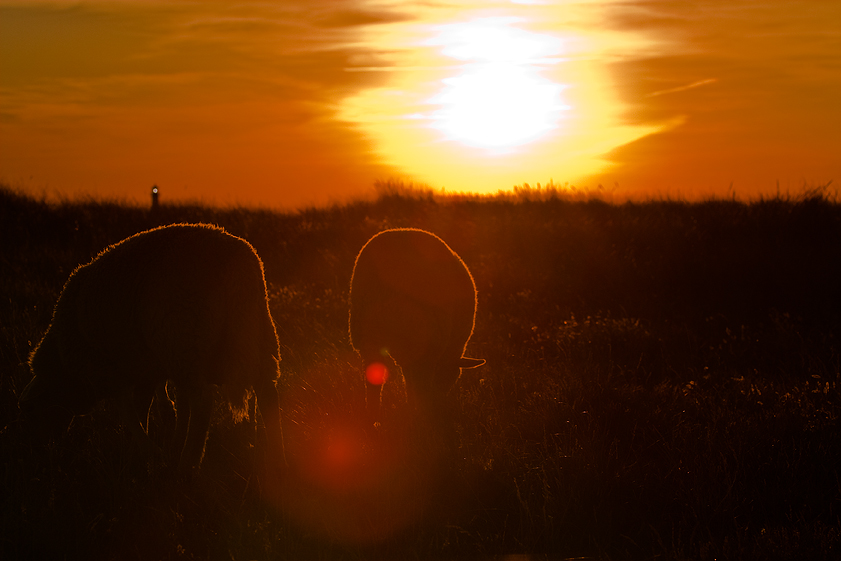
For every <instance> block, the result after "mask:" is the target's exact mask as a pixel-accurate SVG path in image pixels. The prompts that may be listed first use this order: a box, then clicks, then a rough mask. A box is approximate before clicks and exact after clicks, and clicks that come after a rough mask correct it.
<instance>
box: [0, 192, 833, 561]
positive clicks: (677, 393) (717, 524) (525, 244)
mask: <svg viewBox="0 0 841 561" xmlns="http://www.w3.org/2000/svg"><path fill="white" fill-rule="evenodd" d="M172 222H210V223H214V224H218V225H220V226H223V227H225V228H226V229H227V230H228V231H230V232H231V233H233V234H235V235H238V236H242V237H244V238H246V239H247V240H249V241H250V242H251V243H252V244H253V245H254V247H255V248H256V250H257V252H258V253H259V254H260V256H261V258H262V259H263V262H264V265H265V270H266V279H267V282H268V286H269V294H270V306H271V310H272V314H273V317H274V319H275V322H276V324H277V327H278V335H279V337H280V340H281V352H282V355H283V361H282V372H283V381H282V384H283V386H284V388H285V394H284V411H283V413H284V420H285V423H286V425H285V430H287V437H288V440H289V441H290V442H289V446H290V449H291V451H292V452H291V453H292V455H293V458H292V461H293V467H294V466H298V467H299V468H300V466H304V465H306V464H304V463H301V464H296V463H295V462H296V461H297V459H296V458H295V457H294V456H295V454H296V453H299V454H300V455H301V456H302V457H303V456H305V455H306V453H308V452H307V451H308V450H311V449H313V448H312V447H313V444H312V443H313V442H315V441H316V440H317V439H319V438H322V437H323V435H328V436H329V437H331V438H332V437H333V436H334V435H335V434H339V433H341V431H342V430H344V427H345V425H344V424H343V423H344V422H345V421H347V424H349V426H352V425H353V420H352V419H353V416H354V414H355V412H356V411H358V409H359V406H360V405H362V404H361V403H360V400H362V399H364V397H363V396H364V392H363V390H364V388H363V383H362V377H361V374H360V373H359V371H358V369H359V366H360V363H359V359H358V358H357V357H356V356H355V354H353V352H352V349H350V345H349V342H348V336H347V292H348V285H349V281H350V274H351V271H352V268H353V262H354V258H355V256H356V253H357V251H358V250H359V248H360V247H362V245H363V244H364V243H365V241H366V240H367V239H368V238H369V237H370V236H372V235H373V234H375V233H376V232H378V231H380V230H383V229H386V228H391V227H409V226H411V227H418V228H424V229H427V230H430V231H432V232H435V233H436V234H438V235H439V236H441V237H442V238H443V239H444V240H446V241H447V242H448V244H449V245H450V246H451V247H452V248H453V249H454V250H455V251H456V252H458V253H459V255H461V257H462V258H463V259H464V261H465V262H466V263H467V265H468V266H469V267H470V269H471V272H472V273H473V276H474V278H475V280H476V284H477V288H478V291H479V309H478V314H477V321H476V331H475V333H474V336H473V339H472V340H471V342H470V345H469V348H468V355H469V356H475V357H481V358H485V359H487V364H486V365H485V366H484V367H482V368H480V369H476V370H472V371H465V373H464V374H463V375H462V378H461V380H460V381H459V383H458V385H457V386H456V388H455V389H454V391H455V392H456V397H457V401H456V406H455V407H456V412H455V417H456V428H457V431H458V443H459V451H458V454H456V457H452V458H450V457H447V458H446V459H445V460H440V461H439V463H438V464H436V466H437V467H435V469H432V468H429V469H427V467H428V466H427V464H426V463H425V461H426V459H428V458H430V457H434V454H433V453H432V452H430V451H434V450H435V448H434V443H430V442H428V441H427V440H425V439H424V438H423V436H422V434H421V433H420V432H418V433H412V432H408V433H406V432H393V433H392V432H389V431H390V430H392V429H390V428H389V426H388V421H389V418H386V420H385V421H384V427H383V433H384V436H383V438H384V439H386V440H388V439H389V438H394V439H395V441H397V440H401V439H402V440H403V441H405V442H404V444H405V446H403V448H400V447H399V446H398V447H397V448H395V449H397V450H403V452H401V453H402V455H399V459H398V460H397V465H399V466H400V467H401V469H402V470H403V472H405V474H406V475H403V474H402V473H401V474H394V473H387V474H386V475H387V476H388V477H390V478H391V479H388V481H389V485H391V486H389V487H384V488H385V489H387V490H385V491H382V490H376V491H371V490H370V489H369V490H368V491H365V492H363V491H358V490H357V489H356V488H353V487H351V488H345V487H342V485H345V483H344V482H343V481H341V480H337V481H336V482H334V483H335V484H336V485H339V486H340V488H341V490H340V491H336V490H335V489H333V491H330V490H329V489H328V490H325V489H324V488H321V487H319V486H318V485H316V484H315V483H313V482H312V481H313V480H311V479H308V474H307V473H305V470H303V469H301V470H300V471H301V474H300V477H301V479H300V481H296V482H295V484H294V487H295V488H296V489H297V490H298V491H299V492H300V491H301V490H303V492H301V495H307V496H308V497H310V498H311V502H307V501H303V500H301V501H299V503H296V504H295V505H294V506H293V507H291V509H290V508H286V507H281V506H279V505H278V504H271V503H270V502H269V503H267V502H264V501H262V500H261V499H260V495H259V493H258V490H259V483H258V482H257V481H256V480H255V478H254V476H253V474H252V473H253V470H252V469H251V464H252V463H254V461H255V460H256V459H258V458H259V457H260V452H261V448H260V436H259V433H258V432H256V431H255V430H254V425H253V424H252V423H239V424H234V423H233V422H232V421H231V420H230V419H229V418H228V417H225V416H222V415H220V416H219V417H218V421H217V422H215V424H214V426H213V428H212V430H211V435H210V440H209V442H208V449H207V456H206V458H205V463H204V465H203V469H202V471H201V472H200V473H199V474H197V475H196V476H195V477H194V478H193V480H191V481H189V482H186V483H185V482H181V481H178V480H177V479H175V478H173V477H171V473H170V472H169V471H168V467H167V466H166V465H164V462H163V461H160V460H159V459H155V458H153V459H151V460H150V459H148V458H147V457H142V456H139V455H138V452H137V449H136V447H134V446H132V442H131V438H130V436H129V435H128V434H127V433H126V431H124V430H123V429H122V428H121V427H120V426H119V423H118V422H117V420H116V419H117V418H118V415H117V413H118V412H117V411H115V407H114V405H113V404H110V403H107V402H106V403H103V404H101V405H100V406H99V407H98V408H97V409H96V410H95V411H94V412H92V414H90V415H87V416H84V417H78V418H77V419H76V420H74V423H73V425H72V426H71V428H70V430H69V431H68V434H67V435H66V437H65V438H64V439H62V440H61V441H60V442H57V443H55V444H53V445H51V446H50V447H49V448H48V449H47V450H43V449H39V448H35V447H31V446H29V445H28V443H27V442H26V439H25V438H24V436H23V435H22V433H21V431H20V427H19V426H18V425H17V423H16V419H17V416H18V407H17V398H18V396H19V394H20V392H21V391H22V389H23V387H24V386H25V385H26V383H27V382H28V381H29V378H30V374H29V373H28V372H27V371H26V369H25V368H24V367H22V366H21V364H22V363H23V362H25V360H26V357H27V355H28V353H29V352H30V350H31V349H32V347H33V345H35V344H36V343H37V341H38V340H39V339H40V337H41V336H42V334H43V333H44V331H45V330H46V328H47V326H48V325H49V321H50V316H51V312H52V306H53V305H54V303H55V300H56V298H57V297H58V295H59V293H60V291H61V287H62V285H63V283H64V282H65V280H66V279H67V277H68V275H69V274H70V273H71V272H72V270H73V269H74V268H75V267H76V266H77V265H79V264H80V263H85V262H87V261H89V260H90V259H91V258H92V257H93V256H95V255H96V254H97V253H98V252H99V251H100V250H101V249H102V248H104V247H105V246H107V245H108V244H111V243H114V242H117V241H119V240H121V239H123V238H125V237H127V236H129V235H131V234H134V233H136V232H138V231H141V230H144V229H147V228H150V227H153V226H156V225H160V224H166V223H172ZM0 240H2V241H0V243H2V253H0V295H2V298H0V426H2V427H6V428H5V430H4V431H3V432H2V434H0V445H2V448H3V451H4V454H3V455H2V456H3V457H4V458H5V459H4V460H3V461H2V464H0V466H2V467H1V468H0V474H2V478H3V485H2V489H3V492H2V511H0V516H2V518H0V557H3V558H9V559H13V558H29V557H32V558H36V557H42V556H48V557H52V558H77V557H86V558H103V559H104V558H118V559H125V558H141V559H150V558H184V559H191V558H213V559H216V558H219V559H229V558H230V559H277V558H281V559H282V558H294V559H365V558H378V559H379V558H381V559H406V558H417V559H425V558H430V557H453V558H464V557H474V556H480V557H493V556H498V555H502V554H513V553H527V554H531V555H533V556H534V558H535V559H547V558H548V559H562V558H568V557H582V556H584V557H591V558H605V559H646V558H658V559H670V558H674V559H689V558H692V559H713V558H717V559H744V558H767V559H771V558H774V559H787V558H788V559H798V558H812V559H832V558H834V557H835V556H836V555H837V552H838V549H839V547H841V522H839V516H841V485H839V481H841V425H840V424H839V423H841V420H839V415H841V399H839V397H841V396H839V392H841V340H839V337H841V291H840V290H839V288H841V282H840V281H841V206H840V205H839V204H838V203H837V202H835V201H832V200H827V198H826V197H823V196H821V195H820V194H819V193H812V194H809V195H804V196H802V197H799V198H776V199H770V200H764V201H758V202H754V203H750V204H746V203H741V202H736V201H724V200H711V201H707V202H702V203H692V204H690V203H685V202H678V201H670V200H665V201H650V202H645V203H624V204H609V203H606V202H603V201H600V200H573V198H565V197H563V196H549V197H538V198H534V197H530V196H528V193H525V194H522V193H521V196H519V197H517V198H504V197H497V198H487V199H478V198H465V197H461V198H458V197H451V198H441V197H432V196H428V195H424V194H419V195H416V196H412V195H407V194H400V193H397V192H393V193H385V194H383V195H382V196H381V197H380V198H379V199H377V200H376V201H368V202H355V203H351V204H347V205H343V206H335V207H331V208H324V209H309V210H305V211H301V212H296V213H287V214H281V213H274V212H270V211H263V210H255V209H237V208H233V209H216V208H210V207H201V206H189V205H183V206H168V205H164V206H162V207H161V208H160V209H159V212H158V213H156V214H154V215H153V214H152V213H151V212H150V211H148V210H147V209H140V208H135V207H129V206H122V205H119V204H113V203H101V202H80V203H64V204H61V205H48V204H45V203H42V202H39V201H35V200H32V199H28V198H26V197H23V196H20V195H18V194H16V193H14V192H12V191H9V190H5V189H4V190H0ZM401 398H402V396H401V392H400V385H399V383H398V384H393V385H391V387H390V388H389V391H388V392H387V395H386V400H387V403H388V404H389V411H390V415H391V417H390V420H391V422H392V423H393V426H401V422H402V421H401V419H402V418H403V417H402V416H401V415H403V413H402V411H403V408H402V407H401ZM343 420H344V421H343ZM150 432H154V433H156V434H157V433H159V434H166V426H165V423H164V421H163V420H161V421H160V423H159V424H156V425H155V426H153V427H150ZM406 435H409V436H408V437H407V436H406ZM153 436H154V435H153ZM415 437H417V438H416V439H415ZM427 447H429V448H427ZM406 449H408V451H407V450H406ZM430 465H432V460H430ZM360 466H361V467H360ZM375 468H376V466H375V465H373V463H366V462H365V461H361V463H358V464H355V465H351V466H350V467H349V468H348V471H347V472H344V473H343V475H344V478H345V479H354V478H356V479H359V480H365V481H367V480H369V479H371V478H372V477H373V476H372V473H373V472H371V471H366V470H373V469H375ZM377 473H378V472H377ZM430 474H432V475H430ZM340 475H341V474H340ZM433 480H434V481H435V483H434V484H433V483H431V481H433ZM427 484H428V486H427ZM366 493H367V494H366ZM377 493H379V494H377ZM291 494H294V493H291V492H290V495H291ZM290 500H292V499H290ZM401 501H403V503H404V504H401ZM293 502H294V501H293ZM410 502H411V504H409V503H410ZM360 505H361V506H360ZM401 513H402V514H401ZM402 515H405V516H406V517H407V521H406V522H405V523H404V522H402V521H401V520H399V518H400V516H402ZM367 518H370V520H369V521H366V520H360V519H367ZM386 521H392V522H393V524H392V526H388V524H386ZM366 524H368V526H366ZM363 527H365V528H368V527H373V528H374V529H375V530H376V531H373V533H372V534H370V535H367V534H366V536H367V537H363V536H362V533H359V532H362V530H360V528H363ZM378 532H379V533H378Z"/></svg>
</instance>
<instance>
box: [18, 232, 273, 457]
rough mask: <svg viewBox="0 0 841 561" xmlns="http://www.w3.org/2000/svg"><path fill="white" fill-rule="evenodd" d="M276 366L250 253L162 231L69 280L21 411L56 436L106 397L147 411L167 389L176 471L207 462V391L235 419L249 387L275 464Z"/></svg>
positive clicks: (231, 239)
mask: <svg viewBox="0 0 841 561" xmlns="http://www.w3.org/2000/svg"><path fill="white" fill-rule="evenodd" d="M279 360H280V354H279V350H278V340H277V334H276V332H275V326H274V322H273V321H272V317H271V314H270V312H269V308H268V301H267V297H266V283H265V279H264V276H263V264H262V262H261V261H260V258H259V257H258V256H257V253H256V252H255V251H254V248H253V247H252V246H251V244H249V243H248V242H247V241H245V240H243V239H241V238H237V237H235V236H232V235H230V234H228V233H227V232H226V231H225V230H223V229H221V228H218V227H215V226H209V225H205V224H178V225H172V226H164V227H161V228H155V229H152V230H148V231H146V232H141V233H139V234H136V235H134V236H131V237H130V238H128V239H125V240H123V241H121V242H119V243H117V244H115V245H112V246H110V247H108V248H107V249H105V250H104V251H103V252H102V253H100V254H99V255H98V256H97V257H96V258H94V259H93V261H91V262H90V263H88V264H87V265H83V266H80V267H78V268H77V269H76V270H75V271H74V272H73V274H72V275H70V278H69V279H68V280H67V283H66V284H65V285H64V289H63V290H62V293H61V296H60V297H59V299H58V302H57V303H56V306H55V309H54V311H53V320H52V323H51V325H50V327H49V329H48V330H47V333H46V334H45V335H44V338H43V339H42V340H41V342H40V343H39V344H38V346H37V347H36V348H35V350H34V351H33V352H32V354H31V355H30V360H29V365H30V368H31V370H32V373H33V374H34V378H33V379H32V381H31V382H30V383H29V385H28V386H26V388H25V389H24V391H23V393H22V395H21V397H20V407H21V411H22V414H23V416H24V418H26V419H29V420H30V422H32V423H33V424H34V425H35V426H36V427H40V428H41V429H42V430H45V431H47V430H48V431H51V432H52V433H53V434H55V433H56V432H57V431H63V430H66V428H67V426H68V424H69V422H70V420H71V418H72V417H73V415H76V414H82V413H85V412H87V411H89V410H90V409H91V408H92V407H93V406H94V405H95V404H96V403H98V402H99V401H100V400H102V399H105V398H109V397H121V398H124V399H126V400H127V401H133V402H134V404H135V406H136V405H140V406H145V408H146V410H147V411H148V409H149V404H150V402H151V400H152V396H153V395H154V393H155V391H156V389H157V390H160V388H161V387H162V386H163V385H164V384H166V383H167V381H169V386H170V387H172V386H174V387H175V391H176V418H177V420H176V430H175V435H176V436H175V438H176V441H175V445H176V446H177V448H176V450H177V455H178V457H179V458H178V461H179V465H180V467H181V468H182V469H183V468H188V467H197V466H198V465H199V464H200V463H201V460H202V457H203V455H204V448H205V442H206V440H207V434H208V429H209V426H210V420H211V414H212V411H213V391H212V387H211V386H212V385H218V386H220V388H222V389H223V390H224V392H225V395H226V397H227V400H228V402H229V404H230V406H231V410H232V412H234V413H235V414H239V415H241V416H244V415H245V413H246V411H247V400H248V396H249V390H252V389H253V392H254V394H255V395H256V397H257V402H258V405H259V409H260V413H261V414H262V416H263V420H264V423H265V426H266V436H267V440H268V443H269V457H270V458H271V457H274V458H278V457H281V456H278V455H275V456H272V453H273V452H272V450H273V449H274V450H282V448H281V447H282V431H281V426H280V410H279V404H278V394H277V388H276V380H277V378H278V361H279ZM129 409H131V407H123V411H128V410H129ZM129 418H130V416H129ZM139 423H140V422H139V419H138V417H137V416H136V415H135V416H134V419H133V424H130V425H129V427H130V428H133V430H134V431H135V432H138V430H142V429H140V426H139Z"/></svg>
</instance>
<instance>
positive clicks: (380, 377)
mask: <svg viewBox="0 0 841 561" xmlns="http://www.w3.org/2000/svg"><path fill="white" fill-rule="evenodd" d="M365 378H366V379H367V380H368V383H369V384H374V385H377V386H380V385H382V384H385V381H386V380H388V368H386V367H385V364H383V363H381V362H374V363H371V364H369V365H368V368H366V369H365Z"/></svg>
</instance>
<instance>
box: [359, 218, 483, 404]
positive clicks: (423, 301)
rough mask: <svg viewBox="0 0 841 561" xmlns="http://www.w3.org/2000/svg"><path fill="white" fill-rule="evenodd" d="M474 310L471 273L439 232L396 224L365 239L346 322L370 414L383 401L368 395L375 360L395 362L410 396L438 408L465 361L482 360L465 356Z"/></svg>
mask: <svg viewBox="0 0 841 561" xmlns="http://www.w3.org/2000/svg"><path fill="white" fill-rule="evenodd" d="M475 315H476V286H475V284H474V283H473V277H472V276H471V275H470V271H468V269H467V267H466V266H465V264H464V262H463V261H462V260H461V258H460V257H459V256H458V255H457V254H456V253H455V252H454V251H453V250H452V249H450V247H449V246H448V245H447V244H446V243H444V241H443V240H441V238H439V237H438V236H436V235H434V234H431V233H429V232H426V231H423V230H416V229H397V230H386V231H383V232H380V233H379V234H376V235H375V236H374V237H372V238H371V239H370V240H368V242H367V243H366V244H365V245H364V246H363V247H362V249H361V250H360V252H359V255H358V256H357V257H356V263H355V265H354V268H353V276H352V278H351V286H350V321H349V323H350V338H351V344H352V345H353V347H354V349H356V351H357V352H358V353H359V354H360V355H361V356H362V359H363V361H364V362H365V367H366V373H367V375H368V376H367V377H368V381H369V383H368V384H367V388H368V392H367V394H368V395H367V396H366V397H367V403H368V408H369V413H371V414H372V415H373V416H374V417H375V420H376V416H377V415H378V413H377V410H378V409H379V401H380V400H379V399H377V400H376V404H374V403H373V402H374V400H373V399H371V397H372V396H371V394H372V392H373V391H374V390H381V388H378V387H376V386H377V385H378V384H380V383H381V382H382V381H383V380H376V379H372V377H373V378H376V377H377V376H376V374H373V375H372V373H376V370H377V368H379V369H380V370H382V366H378V365H385V366H386V369H388V368H390V367H392V366H393V365H394V363H397V364H398V365H399V366H400V368H401V370H402V371H403V377H404V380H405V383H406V393H407V397H408V399H409V400H410V403H412V404H413V405H414V406H416V407H420V408H422V409H424V410H426V411H427V412H428V411H430V410H440V409H441V407H442V405H443V400H444V396H445V395H446V394H447V392H448V391H449V390H450V388H451V387H452V386H453V385H454V384H455V382H456V380H458V377H459V376H460V375H461V369H462V368H475V367H477V366H481V365H482V364H484V362H485V361H484V360H481V359H474V358H466V357H464V356H462V355H463V354H464V350H465V347H466V346H467V342H468V340H469V339H470V336H471V335H472V334H473V323H474V318H475ZM372 365H373V367H372ZM372 382H373V383H372ZM372 386H374V387H372Z"/></svg>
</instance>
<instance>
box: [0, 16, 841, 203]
mask: <svg viewBox="0 0 841 561" xmlns="http://www.w3.org/2000/svg"><path fill="white" fill-rule="evenodd" d="M801 4H802V6H801ZM839 20H841V4H838V3H836V2H825V3H818V2H808V1H806V0H802V1H800V2H794V3H790V2H782V1H781V0H774V1H770V2H762V3H757V2H747V1H746V0H744V1H742V0H740V1H737V2H733V3H730V4H728V5H727V6H726V7H723V6H722V5H720V4H718V3H715V4H713V3H710V4H709V5H708V6H705V5H704V3H701V4H698V3H692V4H689V3H676V4H663V3H659V2H652V1H642V2H634V3H611V2H601V1H596V0H585V1H582V2H576V3H568V2H523V1H521V2H507V1H501V0H500V1H492V2H486V1H485V2H479V1H475V0H460V1H459V2H455V3H449V4H446V5H439V4H429V3H422V2H420V3H415V2H396V1H386V2H376V3H375V2H372V1H368V0H357V1H355V2H346V3H339V4H336V3H333V2H328V1H326V0H317V1H314V2H300V3H298V2H286V3H282V4H279V3H276V2H269V1H257V2H249V3H247V4H231V3H193V2H189V3H187V2H184V3H166V2H157V1H150V2H145V1H144V2H141V1H139V0H122V1H113V0H93V1H88V2H75V1H74V2H71V1H69V0H43V1H32V2H26V3H21V2H15V1H11V0H0V68H2V72H0V182H3V183H4V184H8V185H10V186H12V187H16V188H20V189H23V190H25V191H27V192H31V193H34V194H36V195H40V194H45V195H47V196H49V197H55V196H59V197H70V198H74V197H80V196H81V197H86V196H93V197H108V198H119V199H127V200H133V201H142V202H145V201H146V199H147V198H148V196H149V195H148V194H149V190H150V187H151V185H153V184H157V185H159V187H160V190H161V191H160V196H161V201H162V204H165V203H166V201H171V200H185V199H193V200H203V201H205V202H214V203H220V204H229V203H242V204H250V205H270V206H281V207H285V208H293V207H299V206H301V205H307V204H324V203H327V202H335V201H340V200H347V199H349V198H352V197H355V196H360V195H366V194H368V193H370V192H371V191H372V187H373V185H374V183H375V182H376V181H383V180H394V179H396V180H399V181H405V182H416V183H417V182H419V183H424V184H427V185H429V186H430V187H432V188H434V189H441V188H445V189H446V190H448V191H468V192H480V193H487V192H491V193H493V192H496V191H498V190H500V189H503V190H505V189H510V188H512V187H513V186H514V185H521V184H523V183H530V184H536V183H546V182H548V181H550V180H553V181H554V182H555V183H556V184H561V185H563V184H565V183H571V184H574V185H576V186H578V187H581V188H585V189H588V188H590V189H592V188H596V187H597V186H598V185H600V184H601V185H604V186H607V187H608V188H609V189H610V190H611V191H614V192H615V193H616V194H617V195H619V196H623V195H629V196H633V195H635V194H636V195H643V196H645V195H659V194H673V195H677V194H679V195H681V196H688V197H690V198H691V197H703V196H710V195H716V194H717V195H722V194H726V193H729V192H730V186H731V185H733V191H734V192H736V193H738V194H739V195H741V196H744V197H755V196H758V195H760V194H770V193H773V192H775V191H776V189H777V185H778V184H779V185H780V187H781V189H783V190H791V191H797V190H799V189H801V188H802V187H803V186H804V185H819V184H826V183H827V182H829V181H831V180H833V179H835V180H836V183H837V181H838V178H839V177H841V161H839V158H838V156H837V155H838V154H839V153H841V139H840V138H841V137H839V135H838V134H837V129H838V126H839V125H841V109H839V104H838V103H837V100H835V97H837V96H834V94H833V92H837V91H839V89H841V77H839V75H838V73H837V72H835V71H834V70H833V69H835V68H837V67H838V64H841V60H839V59H841V53H839V51H838V49H837V31H836V30H835V29H834V28H833V27H832V23H831V22H837V21H839Z"/></svg>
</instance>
